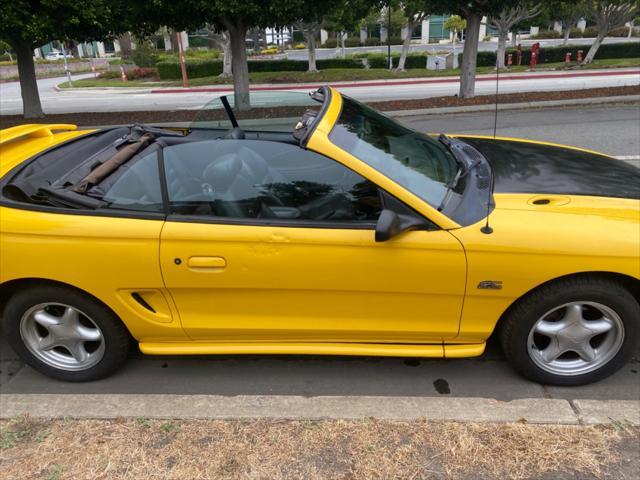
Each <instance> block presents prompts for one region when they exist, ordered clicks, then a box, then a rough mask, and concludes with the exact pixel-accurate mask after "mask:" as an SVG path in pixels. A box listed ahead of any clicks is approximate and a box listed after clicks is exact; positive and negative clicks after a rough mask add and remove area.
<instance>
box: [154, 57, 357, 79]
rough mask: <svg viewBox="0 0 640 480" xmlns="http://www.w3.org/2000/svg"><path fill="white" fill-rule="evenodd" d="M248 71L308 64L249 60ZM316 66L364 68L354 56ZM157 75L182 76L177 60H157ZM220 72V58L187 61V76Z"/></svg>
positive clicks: (299, 67) (292, 69)
mask: <svg viewBox="0 0 640 480" xmlns="http://www.w3.org/2000/svg"><path fill="white" fill-rule="evenodd" d="M247 63H248V64H249V72H306V71H307V69H308V68H309V64H308V62H307V61H305V60H249V61H248V62H247ZM316 66H317V67H318V68H319V69H320V70H322V69H327V68H353V69H356V68H364V64H363V63H362V61H361V60H358V59H355V58H328V59H322V60H316ZM157 67H158V75H159V76H160V78H161V79H162V80H173V79H177V78H181V77H182V72H181V70H180V64H179V63H178V62H159V63H158V65H157ZM221 73H222V61H221V60H206V61H188V60H187V75H188V76H189V78H199V77H210V76H214V75H220V74H221Z"/></svg>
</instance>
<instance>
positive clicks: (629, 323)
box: [499, 276, 640, 386]
mask: <svg viewBox="0 0 640 480" xmlns="http://www.w3.org/2000/svg"><path fill="white" fill-rule="evenodd" d="M582 301H586V302H597V303H599V304H601V305H605V306H607V307H608V308H610V309H612V310H613V311H615V313H616V314H617V315H618V316H619V317H620V319H621V320H622V324H623V326H624V340H623V343H622V345H621V347H620V349H619V350H618V352H617V354H616V355H615V356H613V358H611V359H610V360H609V361H608V362H607V363H604V364H603V365H601V366H600V367H599V368H597V369H596V370H593V371H590V372H587V373H583V374H576V375H559V374H554V373H551V372H548V371H546V370H544V369H542V368H540V367H539V366H538V365H537V364H536V363H535V362H534V361H533V360H532V359H531V356H530V354H529V351H528V350H529V349H528V348H527V345H528V342H529V333H530V331H531V329H532V328H533V327H534V325H535V323H536V322H537V321H538V319H540V318H541V317H542V316H543V315H545V313H546V312H549V311H551V310H553V309H554V308H556V307H558V306H561V305H564V304H567V303H570V302H582ZM639 333H640V305H638V301H637V300H636V299H635V298H634V297H633V296H632V295H631V293H630V292H629V291H628V290H627V289H625V288H624V287H623V286H622V285H620V284H618V283H616V282H614V281H611V280H608V279H605V278H598V277H588V276H581V277H573V278H567V279H562V280H558V281H556V282H552V283H549V284H547V285H544V286H542V287H540V288H538V289H536V290H534V291H533V292H531V293H529V294H528V295H527V296H525V297H523V298H522V299H520V300H519V301H518V302H517V303H516V304H515V305H514V306H513V307H512V308H511V310H510V311H509V312H508V313H507V316H506V317H505V318H504V319H503V322H502V324H501V327H500V331H499V334H500V342H501V344H502V349H503V351H504V354H505V356H506V357H507V360H509V362H510V363H511V365H512V366H513V367H514V368H515V369H516V370H517V371H518V372H520V373H521V374H522V375H523V376H525V377H527V378H528V379H530V380H533V381H535V382H538V383H542V384H545V385H559V386H574V385H585V384H588V383H592V382H597V381H599V380H602V379H603V378H606V377H608V376H610V375H611V374H613V373H614V372H616V371H617V370H618V369H620V368H621V367H622V366H623V365H624V364H625V363H627V362H628V361H629V360H630V359H631V357H632V355H633V352H634V351H635V348H636V345H637V342H638V335H639Z"/></svg>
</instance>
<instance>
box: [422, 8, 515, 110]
mask: <svg viewBox="0 0 640 480" xmlns="http://www.w3.org/2000/svg"><path fill="white" fill-rule="evenodd" d="M429 3H430V4H431V10H432V13H438V14H446V13H451V14H456V15H460V16H461V17H462V18H464V19H465V20H466V21H467V29H466V35H465V41H464V50H463V52H462V65H461V68H460V97H462V98H473V96H474V95H475V84H476V66H477V61H478V41H479V38H478V37H479V35H480V24H481V22H482V17H483V16H485V15H487V16H492V15H497V14H499V13H500V11H501V10H503V9H505V8H508V7H510V6H512V5H513V4H515V3H516V1H515V0H502V1H500V0H431V1H430V2H429Z"/></svg>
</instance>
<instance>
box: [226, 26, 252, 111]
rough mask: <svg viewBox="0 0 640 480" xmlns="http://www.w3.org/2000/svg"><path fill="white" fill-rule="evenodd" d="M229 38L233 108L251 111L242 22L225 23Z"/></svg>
mask: <svg viewBox="0 0 640 480" xmlns="http://www.w3.org/2000/svg"><path fill="white" fill-rule="evenodd" d="M225 27H226V28H227V30H228V31H229V35H230V37H231V69H232V71H233V93H234V103H235V108H236V109H238V110H249V109H251V103H250V101H249V65H248V64H247V49H246V40H245V39H246V36H247V27H246V25H245V24H244V22H243V21H242V20H236V21H225Z"/></svg>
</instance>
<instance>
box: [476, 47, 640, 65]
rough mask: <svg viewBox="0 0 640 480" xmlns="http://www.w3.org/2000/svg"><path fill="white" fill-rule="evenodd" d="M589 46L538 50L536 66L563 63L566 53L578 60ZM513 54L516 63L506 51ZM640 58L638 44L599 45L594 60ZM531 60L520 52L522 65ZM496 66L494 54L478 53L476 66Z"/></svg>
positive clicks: (524, 52)
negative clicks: (580, 54) (580, 51)
mask: <svg viewBox="0 0 640 480" xmlns="http://www.w3.org/2000/svg"><path fill="white" fill-rule="evenodd" d="M589 48H590V47H589V45H566V46H558V47H548V48H541V49H540V57H539V58H538V64H541V63H555V62H564V59H565V55H566V54H567V52H571V59H572V61H576V60H577V58H578V50H582V53H583V56H585V57H586V55H587V52H588V51H589ZM509 53H511V54H513V62H514V64H515V62H516V50H515V49H513V48H510V49H507V54H509ZM632 57H640V42H629V43H605V44H603V45H600V48H599V49H598V52H597V53H596V58H632ZM530 60H531V49H523V50H522V64H523V65H527V64H529V62H530ZM495 64H496V52H478V66H479V67H492V66H494V65H495Z"/></svg>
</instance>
